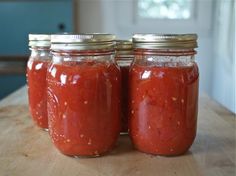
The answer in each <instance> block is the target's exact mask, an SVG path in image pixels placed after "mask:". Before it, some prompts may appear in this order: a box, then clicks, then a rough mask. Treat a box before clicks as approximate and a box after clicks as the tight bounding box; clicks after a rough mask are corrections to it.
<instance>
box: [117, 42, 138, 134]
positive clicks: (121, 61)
mask: <svg viewBox="0 0 236 176" xmlns="http://www.w3.org/2000/svg"><path fill="white" fill-rule="evenodd" d="M133 59H134V55H133V45H132V42H131V41H129V40H117V41H116V56H115V60H116V63H117V64H118V66H119V67H120V70H121V132H120V134H128V114H129V109H128V95H129V93H128V90H129V68H130V65H131V63H132V61H133Z"/></svg>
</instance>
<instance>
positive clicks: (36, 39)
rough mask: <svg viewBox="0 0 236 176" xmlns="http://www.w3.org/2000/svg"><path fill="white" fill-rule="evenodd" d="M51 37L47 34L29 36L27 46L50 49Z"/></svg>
mask: <svg viewBox="0 0 236 176" xmlns="http://www.w3.org/2000/svg"><path fill="white" fill-rule="evenodd" d="M50 45H51V35H49V34H29V46H31V47H34V46H36V47H50Z"/></svg>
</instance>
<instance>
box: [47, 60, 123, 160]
mask: <svg viewBox="0 0 236 176" xmlns="http://www.w3.org/2000/svg"><path fill="white" fill-rule="evenodd" d="M47 81H48V114H49V134H50V136H51V138H52V141H53V143H54V144H55V146H56V147H57V148H58V149H59V151H61V152H62V153H63V154H66V155H70V156H99V155H103V154H104V153H107V152H108V151H110V150H111V149H112V148H113V147H114V146H115V144H116V141H117V138H118V136H119V132H120V121H121V119H120V70H119V68H118V67H117V66H116V65H115V64H114V63H105V62H104V63H101V62H93V61H92V62H87V61H81V62H73V61H71V62H69V61H68V62H63V63H59V64H56V63H54V64H52V65H51V67H50V68H49V73H48V75H47Z"/></svg>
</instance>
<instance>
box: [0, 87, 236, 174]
mask: <svg viewBox="0 0 236 176" xmlns="http://www.w3.org/2000/svg"><path fill="white" fill-rule="evenodd" d="M234 116H235V115H234V114H233V113H231V112H229V111H228V110H226V109H225V108H223V107H222V106H220V105H219V104H218V103H216V102H214V101H212V100H211V99H209V98H208V97H207V96H201V97H200V103H199V116H198V133H197V138H196V140H195V142H194V144H193V146H192V147H191V149H190V151H189V152H188V153H186V154H185V155H183V156H178V157H160V156H151V155H147V154H144V153H140V152H138V151H136V150H134V149H133V147H132V144H131V142H130V140H129V138H128V136H121V137H120V138H119V140H118V142H117V146H116V148H115V149H114V150H113V151H112V152H111V153H110V154H109V155H106V156H103V157H100V158H79V159H78V158H71V157H67V156H65V155H63V154H61V153H60V152H59V151H58V150H56V149H55V148H54V146H53V144H52V142H51V141H50V138H49V136H48V133H47V132H45V131H43V130H41V129H39V128H37V127H36V126H35V125H34V124H33V122H32V120H31V119H30V115H29V112H28V105H27V93H26V87H23V88H21V89H20V90H18V91H17V92H15V93H13V94H11V95H10V96H8V97H6V98H5V99H4V100H2V101H0V176H15V175H16V176H42V175H43V176H47V175H50V176H54V175H55V176H64V175H65V176H72V175H78V176H80V175H81V176H126V175H127V176H129V175H132V176H136V175H137V176H152V175H155V176H156V175H157V176H158V175H160V176H202V175H204V176H223V175H224V176H235V175H236V165H235V164H236V144H235V141H236V130H235V125H236V122H235V119H236V118H235V117H234Z"/></svg>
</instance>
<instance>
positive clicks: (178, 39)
mask: <svg viewBox="0 0 236 176" xmlns="http://www.w3.org/2000/svg"><path fill="white" fill-rule="evenodd" d="M197 38H198V36H197V34H135V35H133V38H132V39H133V45H134V48H144V49H193V48H197Z"/></svg>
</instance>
